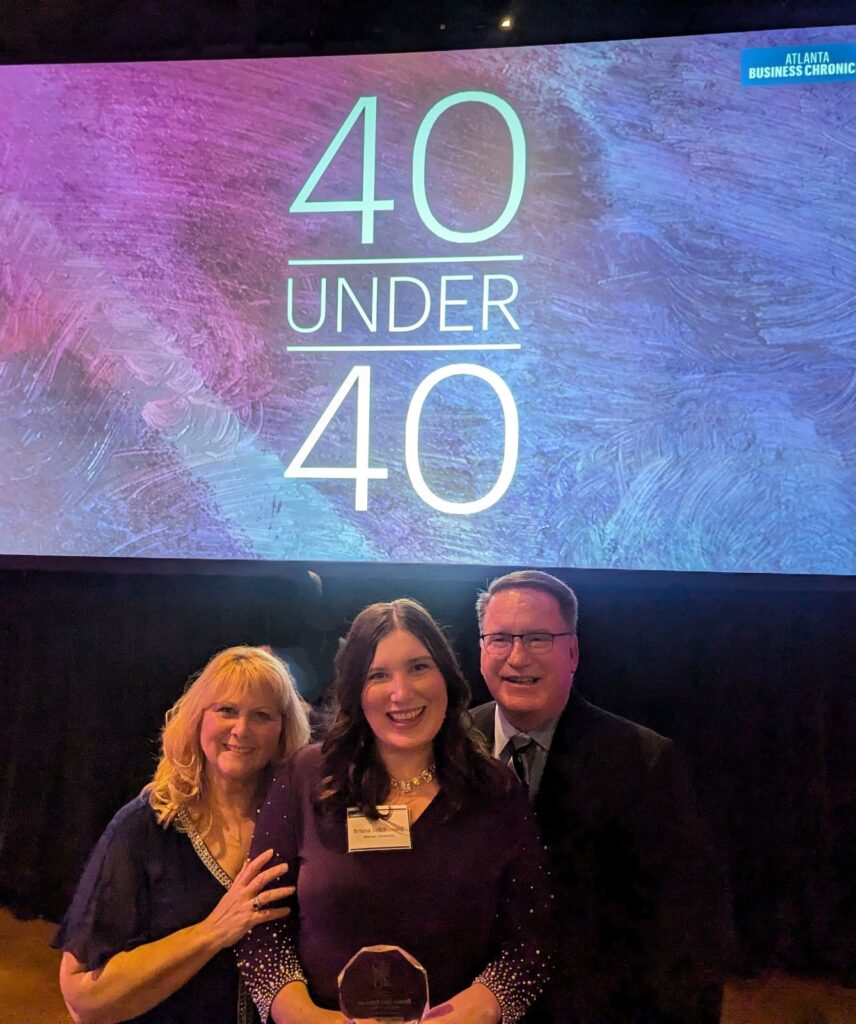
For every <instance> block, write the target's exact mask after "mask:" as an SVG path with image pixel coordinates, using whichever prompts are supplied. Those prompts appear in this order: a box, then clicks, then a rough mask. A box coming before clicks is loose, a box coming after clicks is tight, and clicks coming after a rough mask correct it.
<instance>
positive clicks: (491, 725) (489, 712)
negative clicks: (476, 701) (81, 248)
mask: <svg viewBox="0 0 856 1024" xmlns="http://www.w3.org/2000/svg"><path fill="white" fill-rule="evenodd" d="M495 707H496V703H495V702H494V701H489V702H488V703H487V704H480V705H479V707H477V708H473V709H472V710H471V711H470V717H471V718H472V720H473V726H474V727H475V728H476V729H478V731H479V732H480V733H481V734H482V736H484V738H485V740H486V741H487V746H488V750H493V738H494V735H495V732H496V730H495V726H496V717H495V715H494V708H495Z"/></svg>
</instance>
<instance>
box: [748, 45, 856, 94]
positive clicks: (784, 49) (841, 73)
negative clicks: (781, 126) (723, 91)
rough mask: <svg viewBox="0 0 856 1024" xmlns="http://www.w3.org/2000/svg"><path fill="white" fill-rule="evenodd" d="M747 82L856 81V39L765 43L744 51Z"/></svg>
mask: <svg viewBox="0 0 856 1024" xmlns="http://www.w3.org/2000/svg"><path fill="white" fill-rule="evenodd" d="M741 58H742V59H741V75H740V80H741V82H742V83H743V85H787V84H790V85H795V84H798V83H799V84H805V83H807V82H847V81H854V82H856V43H826V44H825V43H819V44H816V45H812V46H765V47H763V48H760V49H749V50H744V51H743V53H742V54H741Z"/></svg>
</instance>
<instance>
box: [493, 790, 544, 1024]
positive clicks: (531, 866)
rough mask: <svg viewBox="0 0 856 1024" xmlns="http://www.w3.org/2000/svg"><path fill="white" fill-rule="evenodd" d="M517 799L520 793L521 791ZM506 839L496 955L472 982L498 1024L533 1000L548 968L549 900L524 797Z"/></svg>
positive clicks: (506, 1023)
mask: <svg viewBox="0 0 856 1024" xmlns="http://www.w3.org/2000/svg"><path fill="white" fill-rule="evenodd" d="M521 795H522V790H521ZM514 800H515V802H518V803H519V808H518V810H519V814H520V817H519V819H518V820H517V821H516V822H515V826H514V834H513V836H512V837H511V840H510V841H511V851H510V855H509V858H508V862H507V866H506V870H505V872H504V876H503V896H502V899H501V901H500V905H499V907H498V908H497V913H496V919H495V921H494V934H495V935H496V938H497V945H498V948H499V953H498V955H497V956H496V957H495V958H494V959H493V960H491V961H490V963H489V964H488V965H487V966H486V967H485V969H484V970H483V971H482V972H481V973H480V974H479V975H478V977H476V978H475V979H474V983H480V984H482V985H484V986H485V987H486V988H489V989H490V991H491V992H492V993H493V995H494V996H495V997H496V1000H497V1002H498V1003H499V1005H500V1008H501V1009H502V1024H515V1022H517V1021H519V1020H520V1019H521V1018H522V1017H523V1015H524V1014H525V1013H526V1011H527V1010H528V1009H529V1007H530V1006H531V1005H532V1003H533V1002H534V1001H535V1000H536V999H537V998H538V996H539V995H540V994H541V992H542V991H543V990H544V987H545V985H546V983H547V981H548V980H549V977H550V973H551V968H552V941H551V931H550V895H549V888H548V877H547V868H546V860H545V855H544V847H543V845H542V843H541V840H540V837H539V835H538V832H537V827H536V825H535V821H534V819H533V817H532V814H531V811H530V808H529V805H528V802H527V801H526V798H525V796H522V799H520V800H518V794H517V793H516V792H515V794H514Z"/></svg>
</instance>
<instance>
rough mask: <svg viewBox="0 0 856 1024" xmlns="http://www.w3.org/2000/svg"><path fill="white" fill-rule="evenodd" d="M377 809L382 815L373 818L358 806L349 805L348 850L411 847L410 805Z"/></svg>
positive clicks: (406, 848)
mask: <svg viewBox="0 0 856 1024" xmlns="http://www.w3.org/2000/svg"><path fill="white" fill-rule="evenodd" d="M378 810H379V811H380V813H381V814H382V815H383V817H382V818H378V819H377V821H372V820H371V818H367V817H366V816H365V814H361V813H360V811H359V810H358V809H357V808H356V807H349V808H348V853H362V852H363V851H365V850H409V849H411V845H410V811H409V810H408V809H407V805H406V804H383V805H379V806H378Z"/></svg>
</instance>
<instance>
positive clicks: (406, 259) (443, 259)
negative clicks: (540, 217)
mask: <svg viewBox="0 0 856 1024" xmlns="http://www.w3.org/2000/svg"><path fill="white" fill-rule="evenodd" d="M522 259H523V254H522V253H516V254H514V255H506V256H380V257H378V258H377V259H353V260H350V259H331V260H289V261H288V265H289V266H290V267H355V266H367V267H370V266H380V265H381V264H389V263H398V264H406V263H503V262H506V261H517V262H519V261H521V260H522Z"/></svg>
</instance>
